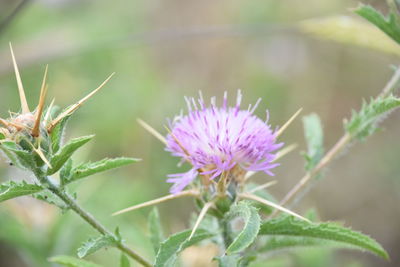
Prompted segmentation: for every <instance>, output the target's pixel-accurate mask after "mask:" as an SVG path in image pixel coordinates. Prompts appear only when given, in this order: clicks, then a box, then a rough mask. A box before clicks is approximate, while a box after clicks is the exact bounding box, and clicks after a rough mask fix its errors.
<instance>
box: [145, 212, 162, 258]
mask: <svg viewBox="0 0 400 267" xmlns="http://www.w3.org/2000/svg"><path fill="white" fill-rule="evenodd" d="M148 221H149V232H150V241H151V243H152V244H153V249H154V252H155V253H157V251H158V250H159V249H160V244H161V242H162V241H164V239H165V237H164V233H163V230H162V227H161V222H160V214H159V212H158V209H157V208H153V209H152V211H151V212H150V214H149V220H148Z"/></svg>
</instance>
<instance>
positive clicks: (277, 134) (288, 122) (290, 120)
mask: <svg viewBox="0 0 400 267" xmlns="http://www.w3.org/2000/svg"><path fill="white" fill-rule="evenodd" d="M302 110H303V108H300V109H299V110H298V111H296V113H294V114H293V116H292V117H290V119H289V120H288V121H287V122H286V123H285V124H284V125H283V126H282V127H281V128H279V130H278V131H277V132H276V138H278V137H279V136H280V135H281V134H282V133H283V132H284V131H285V130H286V128H287V127H289V125H290V124H291V123H292V122H293V121H294V119H296V117H297V116H298V115H299V114H300V112H301V111H302Z"/></svg>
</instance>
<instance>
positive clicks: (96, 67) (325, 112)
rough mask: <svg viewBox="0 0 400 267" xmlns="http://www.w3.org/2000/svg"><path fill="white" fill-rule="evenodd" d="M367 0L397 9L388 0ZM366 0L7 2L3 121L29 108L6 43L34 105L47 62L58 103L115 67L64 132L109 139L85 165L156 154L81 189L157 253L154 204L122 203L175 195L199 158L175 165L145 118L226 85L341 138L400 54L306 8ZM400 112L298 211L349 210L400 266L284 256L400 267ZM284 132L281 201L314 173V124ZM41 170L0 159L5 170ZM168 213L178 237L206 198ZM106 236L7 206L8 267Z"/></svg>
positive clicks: (3, 251) (159, 123) (16, 203)
mask: <svg viewBox="0 0 400 267" xmlns="http://www.w3.org/2000/svg"><path fill="white" fill-rule="evenodd" d="M364 3H370V4H372V5H374V6H375V7H377V8H378V9H380V10H382V11H385V10H386V9H385V8H386V6H385V3H384V1H366V2H364ZM356 6H357V1H350V0H335V1H332V0H307V1H304V0H302V1H300V0H279V1H277V0H252V1H240V0H222V1H211V0H203V1H192V0H188V1H178V0H169V1H162V0H149V1H122V0H115V1H103V0H101V1H100V0H96V1H95V0H92V1H90V0H85V1H78V0H40V1H39V0H37V1H17V0H1V1H0V23H1V24H0V117H7V114H8V111H18V109H19V104H18V102H19V101H18V95H17V87H16V82H15V77H14V73H13V70H12V63H11V62H12V61H11V56H10V53H9V48H8V43H9V42H12V44H13V46H14V52H15V54H16V57H17V61H18V63H19V67H20V71H21V75H22V78H23V82H24V86H25V88H26V91H27V96H28V97H29V104H30V105H31V106H34V105H35V104H36V103H37V100H38V95H39V88H40V83H41V79H42V75H43V71H44V68H45V65H46V64H49V84H50V89H49V95H50V97H49V99H48V100H49V102H50V100H51V99H52V98H53V97H54V98H55V99H56V103H57V104H58V105H60V106H66V105H69V104H71V103H73V102H74V101H77V100H78V99H80V98H81V97H83V96H84V95H85V94H87V93H88V92H89V91H90V90H92V89H94V88H96V87H97V86H98V85H99V84H100V83H101V82H102V81H103V80H104V79H105V78H106V77H107V76H108V75H109V74H110V73H111V72H116V75H115V76H114V77H113V78H112V80H111V81H110V82H109V83H108V84H107V86H106V87H105V88H103V89H102V90H101V91H100V92H99V93H98V94H97V95H96V96H95V97H94V98H93V99H91V100H90V101H89V102H88V103H87V104H85V105H84V107H82V108H81V109H80V110H79V111H78V112H76V114H75V116H74V119H73V120H71V121H70V123H69V129H68V132H67V134H66V135H67V137H76V136H79V135H86V134H91V133H95V134H96V138H95V139H94V141H92V142H91V143H90V145H89V146H87V147H86V148H84V149H82V150H80V152H79V154H78V155H77V157H76V161H78V162H79V161H80V160H82V161H83V160H88V159H90V160H93V161H94V160H99V159H102V158H104V157H106V156H119V155H126V156H133V157H138V158H142V159H143V160H142V161H141V162H139V163H137V164H134V165H132V166H128V167H124V168H121V169H120V170H116V171H111V172H107V173H105V174H103V175H96V176H95V177H92V178H90V179H87V180H84V181H82V182H79V183H78V184H74V185H73V188H74V190H77V192H78V200H79V202H80V203H81V204H82V205H83V206H84V207H85V208H86V209H87V210H89V211H91V212H92V213H93V214H94V215H95V216H96V217H98V218H99V219H100V220H101V221H103V222H104V223H105V224H106V225H107V226H109V227H110V228H114V227H115V226H117V225H118V226H120V228H121V232H122V234H123V236H124V237H125V238H126V239H127V241H128V243H129V244H130V245H131V246H132V247H134V248H136V249H137V250H139V251H141V252H142V253H144V254H145V255H146V257H148V258H151V257H153V254H152V249H151V245H150V242H149V241H148V239H147V233H148V231H147V226H146V218H147V215H148V212H149V210H150V209H143V210H139V211H135V212H132V213H128V214H125V215H121V216H118V217H111V216H110V214H111V213H112V212H114V211H116V210H119V209H121V208H124V207H127V206H129V205H133V204H136V203H139V202H142V201H146V200H150V199H152V198H156V197H159V196H163V195H166V194H167V193H168V189H169V185H168V184H167V183H166V182H165V180H166V175H167V174H169V173H175V172H181V171H183V170H186V168H187V166H184V167H182V168H178V167H177V162H178V160H177V159H176V158H173V157H171V156H170V155H169V154H168V153H167V152H165V151H164V147H163V145H162V144H161V143H160V142H159V141H158V140H157V139H155V138H154V137H152V136H151V135H150V134H149V133H147V132H146V131H145V130H144V129H142V128H141V127H140V126H139V125H138V123H137V122H136V120H137V118H142V119H143V120H145V121H147V122H148V123H149V124H151V125H152V126H154V127H155V128H156V129H158V130H159V131H160V132H162V133H165V130H164V127H163V125H164V124H166V118H168V117H169V118H171V117H173V116H174V114H176V113H178V112H179V111H180V110H181V109H182V108H184V107H185V103H184V100H183V96H184V95H186V96H196V95H197V94H198V91H199V90H201V91H202V92H203V94H204V96H205V98H209V97H211V96H214V95H216V96H217V97H219V99H221V97H222V95H223V92H224V91H228V94H229V95H230V96H231V98H230V100H231V101H232V102H233V101H234V99H235V97H236V90H237V89H238V88H241V89H242V90H243V94H244V101H243V103H244V104H245V105H246V106H247V105H248V104H250V103H254V102H255V101H256V100H257V98H258V97H261V98H262V99H263V101H262V102H261V104H260V106H259V108H258V110H257V111H256V113H257V114H258V115H260V116H262V117H264V116H265V109H269V111H270V117H271V118H270V122H271V124H272V125H273V126H274V127H275V126H279V125H282V124H283V123H284V122H285V121H286V120H287V119H288V118H289V117H290V116H291V115H292V114H293V113H294V112H295V111H297V110H298V109H299V108H300V107H303V112H302V114H303V115H306V114H309V113H311V112H316V113H318V114H319V115H320V117H321V119H322V122H323V125H324V133H325V146H326V147H327V148H329V147H330V146H331V145H332V144H334V142H335V141H336V140H337V139H338V138H339V137H340V136H341V135H342V134H343V126H342V125H343V124H342V121H343V118H345V117H349V115H350V114H351V109H353V108H359V107H360V105H361V101H362V99H363V98H365V99H368V98H369V97H371V96H375V95H377V94H378V93H379V91H380V90H381V88H382V87H383V86H384V85H385V83H386V82H387V80H388V79H389V78H390V76H391V74H392V72H393V69H392V68H391V67H390V66H391V65H392V64H398V62H399V55H400V54H399V53H397V54H396V53H393V52H392V53H386V52H385V51H378V50H374V49H370V48H366V47H361V46H357V45H353V44H345V43H341V42H335V41H332V40H330V39H329V38H323V37H320V36H318V35H315V34H308V33H307V32H305V31H303V30H302V28H301V27H299V25H300V22H301V21H304V20H307V19H315V18H324V17H331V16H337V15H345V16H350V17H352V18H354V19H357V20H359V21H360V22H361V21H362V20H361V19H358V18H356V16H355V15H353V14H352V12H351V8H354V7H356ZM399 120H400V113H399V112H394V113H393V114H391V116H390V118H389V119H388V120H386V121H385V122H384V123H383V125H382V126H383V127H382V128H383V130H382V131H380V132H378V133H377V134H375V135H374V136H372V137H371V138H369V139H368V140H367V141H366V142H363V143H356V144H354V145H352V146H351V147H350V148H349V149H348V150H347V151H346V152H345V153H344V154H343V155H342V156H341V157H340V158H339V159H338V160H336V161H335V162H334V163H333V164H332V165H330V167H329V169H328V170H327V171H326V173H325V174H326V175H325V179H323V180H322V181H320V182H319V183H318V184H317V185H316V186H315V187H314V188H313V189H312V190H311V191H310V192H309V194H308V195H307V196H306V197H305V198H304V199H303V200H302V201H301V202H300V203H299V204H298V206H296V207H295V210H296V211H298V212H305V211H307V210H308V209H309V208H315V209H316V210H317V211H318V214H319V216H320V219H321V220H324V221H326V220H334V221H342V222H344V223H345V225H346V226H350V227H352V228H353V229H357V230H360V231H362V232H364V233H366V234H369V235H370V236H372V237H374V238H376V239H377V240H378V241H379V242H380V243H381V244H383V246H384V247H385V248H386V249H387V250H388V252H389V254H390V255H391V257H392V259H391V261H390V262H385V261H383V260H381V259H378V258H376V257H375V256H372V255H370V254H367V253H361V252H348V251H346V252H343V251H339V252H336V253H334V254H331V253H329V252H327V251H319V252H318V253H315V252H312V251H303V252H301V253H300V254H294V253H290V254H287V255H286V256H285V258H284V259H283V260H282V261H281V262H280V263H279V264H281V265H279V266H399V264H400V254H399V251H400V227H399V226H400V209H399V203H400V174H399V173H400V164H399V158H400V142H399V136H400V124H399ZM281 139H282V141H284V142H285V143H287V144H291V143H297V144H299V148H298V149H297V150H296V151H295V152H292V153H291V154H290V155H288V156H286V157H285V158H284V159H282V160H281V166H280V167H278V168H277V169H276V170H275V173H276V177H275V178H271V177H267V176H265V175H258V176H257V177H256V178H255V179H256V180H258V181H260V182H262V181H268V180H271V179H277V180H278V184H277V185H276V186H274V187H273V188H272V189H271V191H272V193H274V194H275V195H276V196H277V198H281V197H282V196H283V195H284V194H285V193H286V192H287V191H288V190H289V189H290V188H291V187H292V186H293V185H294V184H295V183H296V182H297V181H298V180H299V179H300V178H301V176H302V174H303V173H304V168H303V167H304V162H303V159H302V157H301V155H300V152H301V151H303V150H304V149H305V142H304V137H303V129H302V123H301V119H297V120H296V121H295V122H294V123H293V125H292V126H291V127H290V128H289V129H288V130H287V131H286V133H285V134H284V135H283V136H282V138H281ZM30 178H31V177H29V175H27V174H25V173H23V172H20V171H16V170H15V169H14V168H10V167H8V166H7V165H6V164H5V163H4V162H3V161H2V162H0V180H1V181H6V180H8V179H17V180H19V179H30ZM159 208H160V211H161V217H162V222H163V225H164V227H165V230H166V232H167V233H172V232H176V231H179V230H182V229H185V228H187V227H188V226H189V225H188V221H189V218H190V217H191V213H192V212H193V208H194V205H193V203H192V200H191V199H181V200H175V201H173V202H170V203H165V204H161V205H160V206H159ZM95 235H96V233H95V232H93V230H91V229H90V228H89V227H88V226H86V225H85V223H84V222H83V221H81V219H80V218H78V217H77V216H75V215H74V214H73V213H71V212H67V213H66V214H61V212H60V211H58V210H57V209H56V208H54V207H51V206H49V205H47V204H45V203H41V202H39V201H37V200H34V199H32V198H28V197H26V198H25V197H23V198H19V199H15V200H10V201H7V202H5V203H2V204H1V205H0V266H2V267H3V266H4V267H8V266H15V267H19V266H51V264H50V263H49V262H48V261H47V259H48V258H49V257H51V256H55V255H60V254H69V255H73V254H74V253H75V251H76V248H77V247H78V246H79V244H80V243H81V242H83V241H84V240H85V239H87V238H88V237H91V236H95ZM207 251H212V249H210V248H207V249H206V250H202V251H200V250H199V251H196V250H191V251H190V252H188V253H191V254H189V255H185V256H184V264H185V266H207V265H204V263H199V262H198V263H197V265H195V263H193V262H194V259H195V258H196V255H199V254H200V255H207ZM210 253H211V252H210ZM210 255H211V254H210ZM288 255H289V256H288ZM204 257H206V256H204ZM118 258H119V254H118V252H116V251H115V250H113V249H109V250H102V251H101V252H99V253H96V254H94V255H92V256H90V257H89V259H90V260H93V261H95V262H98V263H102V264H103V265H104V266H116V265H115V263H116V262H117V261H118ZM293 258H296V259H297V260H294V261H292V260H291V259H293ZM294 262H295V263H294ZM276 264H278V263H276ZM260 266H267V265H264V264H263V263H261V265H260ZM275 266H278V265H275Z"/></svg>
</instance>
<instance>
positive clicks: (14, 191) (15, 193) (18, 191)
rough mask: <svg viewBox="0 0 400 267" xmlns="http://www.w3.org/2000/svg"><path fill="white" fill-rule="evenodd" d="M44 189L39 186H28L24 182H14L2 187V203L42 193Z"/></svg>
mask: <svg viewBox="0 0 400 267" xmlns="http://www.w3.org/2000/svg"><path fill="white" fill-rule="evenodd" d="M43 189H44V188H43V187H41V186H40V185H37V184H28V183H27V182H25V181H23V182H20V183H16V182H13V181H10V182H7V183H5V184H1V185H0V202H3V201H6V200H8V199H12V198H16V197H20V196H26V195H31V194H34V193H37V192H40V191H42V190H43Z"/></svg>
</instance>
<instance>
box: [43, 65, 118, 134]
mask: <svg viewBox="0 0 400 267" xmlns="http://www.w3.org/2000/svg"><path fill="white" fill-rule="evenodd" d="M114 74H115V72H114V73H112V74H111V75H110V76H109V77H108V78H107V79H106V80H105V81H104V82H103V83H102V84H100V86H99V87H97V88H96V89H94V90H93V91H92V92H91V93H90V94H88V95H87V96H85V97H84V98H82V99H81V100H79V101H78V102H77V103H76V104H74V105H72V106H71V107H70V108H68V109H67V110H66V111H64V112H63V113H61V114H60V115H58V116H57V118H55V119H54V120H53V121H52V122H51V123H50V124H49V126H48V128H47V131H48V132H51V131H52V130H53V128H54V127H55V126H56V125H57V124H58V123H59V122H60V121H61V120H62V119H63V118H65V117H66V116H69V115H71V114H72V113H74V112H75V111H76V110H77V109H78V108H79V107H80V106H82V105H83V104H84V103H85V102H86V101H87V100H88V99H89V98H91V97H92V96H93V95H94V94H95V93H97V92H98V91H99V90H100V89H101V88H102V87H103V86H104V85H106V83H107V82H108V81H109V80H110V79H111V77H112V76H113V75H114Z"/></svg>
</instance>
